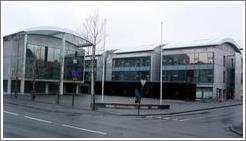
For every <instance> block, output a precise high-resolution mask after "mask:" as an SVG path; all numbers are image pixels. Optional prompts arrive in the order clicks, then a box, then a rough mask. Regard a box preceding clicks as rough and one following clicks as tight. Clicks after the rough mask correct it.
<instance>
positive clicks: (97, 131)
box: [62, 124, 107, 135]
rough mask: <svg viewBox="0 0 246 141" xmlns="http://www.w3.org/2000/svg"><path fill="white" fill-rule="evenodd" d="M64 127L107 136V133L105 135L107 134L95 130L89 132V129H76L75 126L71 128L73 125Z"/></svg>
mask: <svg viewBox="0 0 246 141" xmlns="http://www.w3.org/2000/svg"><path fill="white" fill-rule="evenodd" d="M62 126H64V127H69V128H73V129H78V130H83V131H87V132H92V133H97V134H101V135H107V133H105V132H101V131H95V130H89V129H85V128H80V127H75V126H71V125H67V124H62Z"/></svg>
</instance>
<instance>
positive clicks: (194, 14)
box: [1, 1, 245, 49]
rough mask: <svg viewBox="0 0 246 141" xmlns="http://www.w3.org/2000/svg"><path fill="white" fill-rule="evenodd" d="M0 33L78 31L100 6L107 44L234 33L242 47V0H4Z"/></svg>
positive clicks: (121, 46)
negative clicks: (43, 28)
mask: <svg viewBox="0 0 246 141" xmlns="http://www.w3.org/2000/svg"><path fill="white" fill-rule="evenodd" d="M1 3H2V8H1V10H2V11H1V13H2V16H1V17H2V24H3V25H2V34H3V35H7V34H10V33H14V32H17V31H20V30H22V29H25V28H30V27H35V26H58V27H63V28H68V29H72V30H76V31H79V29H80V28H81V27H82V26H81V25H82V22H83V20H84V19H85V18H86V17H87V16H88V15H89V14H90V13H92V12H94V11H95V10H96V9H98V10H99V14H100V17H101V18H102V19H103V18H106V19H107V40H106V48H107V49H111V48H118V49H128V48H131V47H140V46H143V45H148V44H158V43H160V34H161V32H160V25H161V24H160V23H161V21H163V22H164V26H163V28H164V29H163V34H164V36H163V42H164V43H167V42H169V43H170V42H180V41H192V40H199V39H210V38H217V37H220V38H221V37H222V38H223V37H230V38H233V39H234V40H235V41H236V42H237V43H238V44H239V45H240V46H241V47H243V48H244V39H245V38H244V36H245V33H244V31H245V3H244V2H128V1H125V2H79V1H77V2H68V1H64V2H48V1H47V2H45V1H44V2H1Z"/></svg>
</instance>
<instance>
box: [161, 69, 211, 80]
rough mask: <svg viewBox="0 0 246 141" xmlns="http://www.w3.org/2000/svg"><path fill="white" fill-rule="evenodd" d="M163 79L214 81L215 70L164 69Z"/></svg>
mask: <svg viewBox="0 0 246 141" xmlns="http://www.w3.org/2000/svg"><path fill="white" fill-rule="evenodd" d="M162 73H163V75H162V77H163V81H167V82H189V83H190V82H192V83H212V82H213V70H210V69H209V70H165V71H162Z"/></svg>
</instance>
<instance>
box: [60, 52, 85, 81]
mask: <svg viewBox="0 0 246 141" xmlns="http://www.w3.org/2000/svg"><path fill="white" fill-rule="evenodd" d="M74 59H76V60H77V61H76V63H74V62H73V60H74ZM73 70H76V71H77V72H78V80H79V81H82V80H83V73H84V53H83V52H81V51H79V50H75V49H66V51H65V58H64V80H72V79H73V78H72V71H73Z"/></svg>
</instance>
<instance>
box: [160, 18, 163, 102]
mask: <svg viewBox="0 0 246 141" xmlns="http://www.w3.org/2000/svg"><path fill="white" fill-rule="evenodd" d="M162 25H163V22H161V47H160V48H161V63H160V65H161V67H160V68H161V70H160V104H162Z"/></svg>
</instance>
